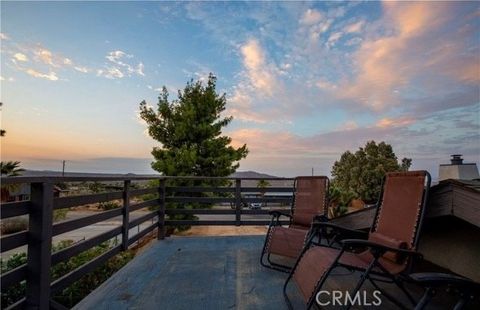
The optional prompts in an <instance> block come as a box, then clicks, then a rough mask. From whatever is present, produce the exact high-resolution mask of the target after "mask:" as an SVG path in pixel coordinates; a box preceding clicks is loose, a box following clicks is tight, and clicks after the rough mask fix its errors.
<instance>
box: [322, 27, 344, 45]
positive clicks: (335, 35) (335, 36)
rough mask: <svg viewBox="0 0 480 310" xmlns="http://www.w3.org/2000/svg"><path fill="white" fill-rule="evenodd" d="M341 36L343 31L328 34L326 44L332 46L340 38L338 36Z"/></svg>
mask: <svg viewBox="0 0 480 310" xmlns="http://www.w3.org/2000/svg"><path fill="white" fill-rule="evenodd" d="M342 36H343V33H342V32H340V31H339V32H334V33H332V34H331V35H330V37H328V40H327V43H326V46H327V47H332V46H334V45H335V43H336V42H337V41H338V40H340V38H341V37H342Z"/></svg>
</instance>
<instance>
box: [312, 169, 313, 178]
mask: <svg viewBox="0 0 480 310" xmlns="http://www.w3.org/2000/svg"><path fill="white" fill-rule="evenodd" d="M312 177H313V167H312Z"/></svg>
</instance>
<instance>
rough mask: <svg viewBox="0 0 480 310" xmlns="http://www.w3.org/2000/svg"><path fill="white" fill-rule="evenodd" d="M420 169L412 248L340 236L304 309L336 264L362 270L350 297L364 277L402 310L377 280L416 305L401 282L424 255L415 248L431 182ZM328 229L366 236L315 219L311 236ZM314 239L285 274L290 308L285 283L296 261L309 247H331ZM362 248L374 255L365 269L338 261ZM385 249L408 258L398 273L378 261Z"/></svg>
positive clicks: (285, 295) (299, 258)
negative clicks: (421, 182)
mask: <svg viewBox="0 0 480 310" xmlns="http://www.w3.org/2000/svg"><path fill="white" fill-rule="evenodd" d="M421 172H423V173H425V181H426V182H425V183H426V184H424V191H423V197H422V206H421V211H420V214H419V216H418V218H417V222H416V224H415V235H414V239H413V242H412V249H413V250H407V249H399V248H392V247H388V246H385V245H382V244H379V243H375V242H372V241H368V240H364V239H343V238H342V239H343V240H341V241H339V242H340V243H341V244H342V247H341V249H340V250H339V252H338V254H337V257H336V258H335V259H334V261H333V262H332V264H331V265H330V267H329V268H328V269H327V270H326V271H325V272H324V273H323V275H322V277H321V278H320V279H319V281H318V282H317V284H316V286H315V289H314V291H313V293H312V295H311V296H310V298H309V300H308V302H307V309H311V308H312V307H313V306H315V305H316V302H315V301H316V298H315V297H316V295H317V294H318V292H319V291H320V289H321V288H322V286H323V284H324V283H325V281H326V280H327V278H328V276H329V275H330V274H331V273H332V271H333V270H334V269H335V268H337V267H343V268H346V269H348V270H350V271H360V272H362V275H361V277H360V280H359V281H358V282H357V284H356V286H355V289H354V290H353V294H351V296H354V295H355V294H356V293H357V292H358V291H359V290H360V288H361V286H362V285H363V283H364V282H365V281H366V280H369V281H370V283H372V285H373V286H374V287H375V288H376V289H377V290H379V291H380V292H381V293H382V294H383V296H385V297H386V298H387V299H389V300H390V301H392V302H393V303H394V304H395V305H397V306H398V307H400V308H402V309H408V307H406V306H405V305H403V304H402V303H401V302H400V301H399V300H397V299H395V298H394V297H393V296H391V295H390V294H388V293H386V292H385V291H384V290H382V289H381V288H380V287H379V286H378V284H377V283H376V281H377V282H387V283H394V284H396V285H397V287H399V288H400V290H401V291H402V292H403V293H404V294H405V295H406V296H407V298H408V299H409V301H410V302H411V303H412V305H413V306H415V305H416V301H415V300H414V299H413V297H412V296H411V295H410V294H409V293H408V291H407V290H406V289H405V286H404V283H405V282H411V279H410V278H408V276H404V274H405V273H406V274H408V273H409V272H408V271H411V269H412V265H413V261H414V260H415V259H422V258H423V256H422V255H421V254H420V253H419V252H417V251H416V249H417V247H418V242H419V239H420V232H421V230H422V224H423V219H424V215H425V210H426V206H427V199H428V193H429V189H430V184H431V176H430V174H429V173H428V171H421ZM385 180H386V177H384V178H383V180H382V190H381V193H380V196H379V199H378V202H377V204H376V207H377V209H376V212H375V216H374V219H373V223H372V225H371V227H370V230H369V233H372V232H374V231H375V229H376V226H377V225H376V223H377V219H378V216H379V214H380V209H381V207H382V201H383V194H384V185H385ZM328 230H331V231H335V232H334V233H333V234H335V235H339V236H343V237H347V238H349V237H348V236H349V235H352V234H358V235H363V236H365V234H367V236H368V233H366V232H364V231H360V230H351V229H347V228H344V227H342V226H339V225H335V224H331V223H322V222H314V223H313V224H312V233H311V235H312V236H313V235H317V237H318V238H319V239H320V240H321V239H322V234H325V232H326V231H328ZM330 234H331V232H330ZM313 240H314V237H311V238H310V239H309V242H308V243H307V244H306V245H305V247H304V248H303V250H302V252H301V254H300V255H299V257H298V258H297V261H296V262H295V265H294V267H293V268H292V269H291V271H290V274H289V275H288V278H287V280H286V281H285V284H284V286H283V295H284V298H285V302H286V303H287V306H288V308H289V309H293V306H292V304H291V302H290V300H289V298H288V295H287V285H288V283H289V281H290V280H291V279H292V277H293V274H294V273H295V270H296V268H297V266H298V264H299V263H300V261H301V259H302V257H303V256H304V255H305V253H306V252H307V250H308V249H309V248H310V247H312V246H326V247H331V246H329V245H328V244H327V245H324V244H323V243H321V241H319V242H317V243H314V242H313ZM365 248H367V249H368V250H369V251H370V253H371V254H372V256H373V260H372V261H371V262H370V264H369V265H368V266H367V268H359V267H356V266H351V265H347V264H342V263H340V259H341V257H342V255H343V254H344V253H345V252H346V251H347V250H349V251H351V250H355V249H365ZM386 252H395V253H398V254H401V255H404V256H405V260H407V266H406V268H405V269H404V270H403V271H402V272H400V273H399V274H391V273H390V272H389V271H388V270H386V269H385V268H384V267H383V266H382V265H381V264H380V263H379V259H380V258H381V257H382V256H383V255H384V254H385V253H386ZM375 268H378V269H375ZM377 270H379V271H377ZM372 276H374V277H372ZM346 308H347V309H349V308H350V306H347V307H346ZM410 308H411V307H410Z"/></svg>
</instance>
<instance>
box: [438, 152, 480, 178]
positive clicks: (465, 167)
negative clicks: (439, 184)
mask: <svg viewBox="0 0 480 310" xmlns="http://www.w3.org/2000/svg"><path fill="white" fill-rule="evenodd" d="M451 157H452V158H451V159H450V162H451V163H450V164H440V167H439V170H438V180H439V181H442V180H446V179H455V180H473V179H478V178H480V176H479V174H478V168H477V164H475V163H473V164H464V163H463V158H462V155H461V154H455V155H451Z"/></svg>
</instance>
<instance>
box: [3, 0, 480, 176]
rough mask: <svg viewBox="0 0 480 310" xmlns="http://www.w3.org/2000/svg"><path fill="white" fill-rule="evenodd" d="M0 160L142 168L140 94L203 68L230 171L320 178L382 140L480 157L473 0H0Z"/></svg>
mask: <svg viewBox="0 0 480 310" xmlns="http://www.w3.org/2000/svg"><path fill="white" fill-rule="evenodd" d="M0 5H1V62H0V64H1V72H0V74H1V96H0V97H1V101H2V103H3V107H2V112H1V113H2V115H1V128H2V129H5V130H6V131H7V133H6V136H5V137H2V138H1V156H2V160H18V161H21V162H22V166H23V167H24V168H28V169H39V170H44V169H48V170H60V169H61V167H62V160H65V161H66V171H81V172H108V173H110V172H119V173H127V172H132V173H153V172H154V171H153V170H152V169H151V168H150V163H151V162H152V156H151V154H150V152H151V150H152V147H154V146H159V144H158V143H157V142H156V141H154V140H153V139H152V138H150V137H149V136H148V134H147V133H146V126H145V124H144V123H143V122H142V120H141V119H140V118H139V117H138V112H139V111H138V110H139V103H140V102H141V101H142V100H146V101H147V103H148V104H149V105H152V106H155V105H156V103H157V102H158V99H157V97H158V95H159V91H160V88H161V87H162V86H166V87H167V89H168V90H169V92H170V94H171V97H172V98H175V95H176V93H177V90H178V89H182V88H183V87H184V86H185V84H186V82H187V81H189V80H190V79H194V80H201V81H204V80H205V79H206V77H207V76H208V74H209V73H210V72H212V73H214V74H215V75H216V76H217V78H218V83H217V88H218V91H219V92H221V93H226V96H227V110H226V111H225V115H231V116H233V117H234V120H233V122H232V123H231V124H230V125H229V126H228V127H227V128H225V129H224V132H223V133H224V134H226V135H229V136H230V137H232V139H233V141H232V144H233V145H234V146H240V145H242V144H243V143H246V144H247V146H248V148H249V150H250V153H249V155H248V157H247V158H246V159H243V160H242V161H241V162H240V169H239V170H244V171H245V170H255V171H259V172H264V173H269V174H272V175H277V176H296V175H309V174H311V171H312V168H313V169H314V173H315V174H321V175H330V171H331V167H332V165H333V163H334V162H335V160H337V159H339V158H340V155H341V154H342V153H343V152H344V151H346V150H351V151H355V150H357V149H358V148H359V147H361V146H363V145H365V143H366V142H367V141H369V140H375V141H377V142H380V141H385V142H387V143H390V144H391V145H392V146H393V149H394V151H395V153H396V154H397V156H398V157H399V159H400V158H402V157H409V158H412V159H413V166H412V169H426V170H429V171H430V173H431V174H432V175H433V177H434V178H435V177H436V176H437V175H438V165H439V164H440V163H448V162H449V155H450V154H457V153H460V154H463V155H464V158H465V161H466V162H476V163H477V164H478V163H480V88H479V87H480V86H479V85H480V2H225V3H223V2H29V3H22V2H5V1H2V2H1V4H0Z"/></svg>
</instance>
